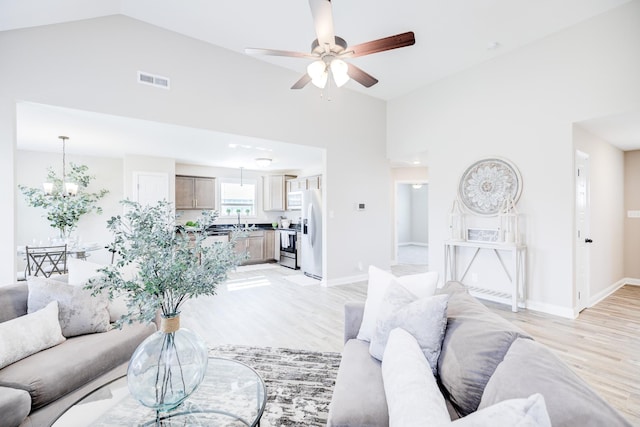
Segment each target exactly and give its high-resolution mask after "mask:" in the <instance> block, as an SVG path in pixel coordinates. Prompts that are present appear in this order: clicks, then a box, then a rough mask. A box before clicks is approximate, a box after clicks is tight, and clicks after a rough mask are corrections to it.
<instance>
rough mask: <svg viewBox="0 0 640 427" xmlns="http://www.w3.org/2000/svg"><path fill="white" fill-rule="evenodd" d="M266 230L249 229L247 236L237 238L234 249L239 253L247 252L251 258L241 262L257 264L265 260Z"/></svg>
mask: <svg viewBox="0 0 640 427" xmlns="http://www.w3.org/2000/svg"><path fill="white" fill-rule="evenodd" d="M264 233H265V232H264V231H262V230H258V231H249V232H248V233H246V235H245V236H243V237H239V238H238V239H236V246H235V248H234V250H235V251H236V253H238V254H244V253H246V254H247V255H249V258H248V259H246V260H244V261H243V262H242V263H241V264H242V265H244V264H255V263H257V262H263V261H264V260H265V250H264Z"/></svg>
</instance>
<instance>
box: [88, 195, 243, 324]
mask: <svg viewBox="0 0 640 427" xmlns="http://www.w3.org/2000/svg"><path fill="white" fill-rule="evenodd" d="M121 203H122V204H123V205H124V207H125V212H126V213H125V214H124V215H123V216H120V215H118V216H115V217H112V218H111V219H110V220H109V221H108V228H109V230H111V232H112V233H113V236H114V241H113V243H112V244H111V246H110V248H109V249H110V250H111V251H114V252H116V253H117V254H118V257H117V258H118V261H117V262H116V263H115V264H112V265H109V266H107V267H104V268H102V269H101V270H99V271H100V272H102V273H103V274H102V275H101V276H98V277H96V278H94V279H91V280H90V281H89V283H88V285H87V288H89V289H93V290H94V293H97V292H103V291H105V292H107V293H108V294H109V297H110V298H111V299H113V298H115V297H117V296H120V295H124V296H125V297H126V298H127V301H128V302H127V307H128V309H129V310H128V314H127V315H126V316H123V318H121V319H120V321H119V322H118V324H119V325H122V324H123V323H131V322H133V321H141V322H151V321H152V320H154V319H155V317H156V313H157V311H158V310H160V312H161V313H162V315H163V316H170V315H175V314H177V313H179V312H180V307H181V305H182V304H183V303H184V302H185V301H187V300H188V299H190V298H195V297H198V296H200V295H215V293H216V288H217V285H218V284H219V283H221V282H223V281H224V280H226V279H227V273H228V272H229V270H231V269H233V268H235V267H236V266H237V265H238V264H239V263H240V261H242V260H243V259H245V258H246V255H245V254H242V253H238V252H237V251H235V250H234V246H235V239H236V238H237V237H238V236H239V235H241V234H242V230H238V232H235V233H232V235H233V236H234V237H233V238H232V239H231V240H230V241H229V242H223V243H215V244H213V245H204V244H203V242H204V239H205V238H206V237H207V235H206V232H205V230H206V229H207V227H208V226H209V225H211V224H212V223H213V221H214V220H215V219H216V218H217V216H218V212H217V211H203V212H202V214H201V216H200V218H199V219H198V220H197V221H195V223H196V224H197V227H196V229H195V230H192V231H186V230H184V229H182V230H181V229H180V228H177V227H176V223H175V212H174V209H173V207H172V205H171V204H170V203H168V202H166V201H160V202H158V203H157V204H156V205H149V206H146V205H145V206H143V205H140V204H139V203H137V202H132V201H129V200H125V201H122V202H121ZM127 266H132V267H134V268H133V269H132V268H130V267H127ZM129 270H136V272H135V273H134V274H131V273H129V274H127V273H126V271H129Z"/></svg>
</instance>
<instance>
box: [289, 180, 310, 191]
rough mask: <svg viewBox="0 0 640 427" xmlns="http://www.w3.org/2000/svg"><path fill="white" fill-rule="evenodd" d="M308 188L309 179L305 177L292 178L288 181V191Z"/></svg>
mask: <svg viewBox="0 0 640 427" xmlns="http://www.w3.org/2000/svg"><path fill="white" fill-rule="evenodd" d="M306 189H307V180H306V179H305V178H301V179H297V178H296V179H290V180H288V181H287V193H291V192H294V191H304V190H306Z"/></svg>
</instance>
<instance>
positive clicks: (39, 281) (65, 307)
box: [27, 277, 110, 338]
mask: <svg viewBox="0 0 640 427" xmlns="http://www.w3.org/2000/svg"><path fill="white" fill-rule="evenodd" d="M27 283H28V286H29V297H28V300H27V312H28V313H33V312H35V311H38V310H40V309H42V308H44V307H46V305H47V304H48V303H50V302H51V301H57V302H58V309H59V313H58V318H59V320H60V326H61V328H62V335H64V336H65V337H66V338H69V337H73V336H76V335H84V334H91V333H94V332H106V331H108V330H109V329H110V323H109V310H108V302H109V300H108V298H107V297H106V296H104V295H98V296H92V295H91V291H89V290H85V289H83V288H82V287H80V286H73V285H68V284H66V283H62V282H59V281H57V280H51V279H45V278H41V277H29V279H28V282H27Z"/></svg>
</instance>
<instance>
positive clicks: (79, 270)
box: [67, 258, 135, 322]
mask: <svg viewBox="0 0 640 427" xmlns="http://www.w3.org/2000/svg"><path fill="white" fill-rule="evenodd" d="M67 266H68V268H69V284H70V285H75V286H82V287H84V286H85V285H86V284H87V282H88V281H89V279H91V278H93V277H96V276H99V275H100V274H102V273H100V272H99V271H98V270H99V269H101V268H103V267H104V265H101V264H97V263H95V262H89V261H86V260H80V259H76V258H69V260H68V261H67ZM122 271H123V277H125V278H129V277H132V276H133V275H134V274H135V270H134V267H130V266H129V265H128V266H125V267H123V270H122ZM127 301H128V299H127V297H126V296H125V295H115V296H114V298H113V299H110V300H109V320H110V321H111V322H116V321H118V320H120V318H121V317H122V316H124V315H125V314H127V313H128V312H129V309H128V308H127Z"/></svg>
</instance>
